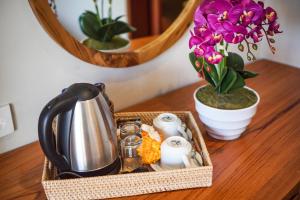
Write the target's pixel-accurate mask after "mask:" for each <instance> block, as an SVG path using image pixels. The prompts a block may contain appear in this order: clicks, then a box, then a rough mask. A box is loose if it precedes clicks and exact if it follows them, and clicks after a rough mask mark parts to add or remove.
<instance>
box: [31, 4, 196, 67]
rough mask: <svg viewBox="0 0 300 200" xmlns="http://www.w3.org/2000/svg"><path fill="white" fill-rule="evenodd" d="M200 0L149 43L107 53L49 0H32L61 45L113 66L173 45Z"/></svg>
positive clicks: (141, 59) (129, 63)
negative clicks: (83, 37) (80, 37)
mask: <svg viewBox="0 0 300 200" xmlns="http://www.w3.org/2000/svg"><path fill="white" fill-rule="evenodd" d="M200 2H201V0H189V1H188V2H187V4H186V6H185V8H184V9H183V10H182V11H181V13H180V15H179V16H178V17H177V18H176V20H175V21H174V22H173V23H172V24H171V26H170V27H169V28H168V29H167V30H166V31H165V32H163V33H162V34H161V35H160V36H158V38H156V39H155V40H153V41H152V42H150V43H148V44H146V45H145V46H143V47H140V48H138V49H135V50H133V51H128V52H124V53H103V52H100V51H97V50H94V49H90V48H88V47H86V46H85V45H83V44H81V43H80V42H79V41H77V40H76V39H75V38H74V37H73V36H72V35H71V34H70V33H69V32H68V31H66V30H65V28H64V27H63V26H62V25H61V24H60V22H59V21H58V19H57V18H56V16H55V14H54V13H53V12H52V10H51V8H50V6H49V4H48V0H29V3H30V6H31V8H32V10H33V12H34V14H35V16H36V17H37V19H38V21H39V22H40V24H41V25H42V27H43V28H44V29H45V30H46V32H47V33H48V34H49V35H50V36H51V37H52V39H53V40H54V41H56V42H57V43H58V44H59V45H60V46H61V47H63V48H64V49H65V50H67V51H68V52H69V53H71V54H72V55H74V56H76V57H77V58H79V59H81V60H83V61H85V62H88V63H91V64H94V65H98V66H102V67H113V68H120V67H130V66H135V65H138V64H141V63H144V62H146V61H149V60H151V59H152V58H154V57H156V56H158V55H159V54H160V53H162V52H163V51H165V50H166V49H168V48H169V47H171V46H172V45H173V44H174V43H175V42H176V41H177V40H178V39H179V38H180V37H181V36H182V35H183V33H185V31H186V30H187V28H188V27H189V25H190V23H191V22H192V19H193V14H194V11H195V9H196V8H197V6H198V5H199V3H200Z"/></svg>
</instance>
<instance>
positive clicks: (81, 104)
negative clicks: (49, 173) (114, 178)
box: [38, 83, 120, 176]
mask: <svg viewBox="0 0 300 200" xmlns="http://www.w3.org/2000/svg"><path fill="white" fill-rule="evenodd" d="M56 116H58V118H57V134H56V135H55V134H54V133H53V129H52V122H53V120H54V118H55V117H56ZM38 132H39V141H40V145H41V147H42V150H43V151H44V153H45V155H46V157H47V158H48V159H49V160H50V161H51V162H52V163H53V164H54V165H55V166H56V167H57V168H58V170H59V172H60V173H62V174H63V173H66V172H67V173H70V174H74V173H75V174H76V175H79V176H93V175H104V174H112V173H117V172H118V171H119V169H120V159H119V156H118V149H117V135H116V126H115V122H114V119H113V114H112V112H111V110H110V106H109V102H108V98H107V96H106V95H105V93H104V84H98V85H92V84H88V83H76V84H73V85H71V86H70V87H69V88H67V89H65V90H64V91H63V92H62V93H61V94H60V95H58V96H57V97H55V98H54V99H53V100H51V101H50V102H49V103H48V104H47V105H46V106H45V107H44V109H43V110H42V112H41V114H40V118H39V124H38Z"/></svg>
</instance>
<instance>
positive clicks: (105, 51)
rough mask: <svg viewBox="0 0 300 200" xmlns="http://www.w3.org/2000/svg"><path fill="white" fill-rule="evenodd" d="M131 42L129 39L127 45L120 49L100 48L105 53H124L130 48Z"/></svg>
mask: <svg viewBox="0 0 300 200" xmlns="http://www.w3.org/2000/svg"><path fill="white" fill-rule="evenodd" d="M130 46H131V42H130V41H129V42H128V44H127V45H125V46H123V47H120V48H118V49H110V50H98V51H101V52H103V53H124V52H127V51H128V50H129V49H130Z"/></svg>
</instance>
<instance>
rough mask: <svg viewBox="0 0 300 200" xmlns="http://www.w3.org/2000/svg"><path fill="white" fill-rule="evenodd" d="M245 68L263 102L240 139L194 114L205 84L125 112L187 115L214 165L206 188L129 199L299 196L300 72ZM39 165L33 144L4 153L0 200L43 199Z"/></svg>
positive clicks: (264, 64) (262, 64)
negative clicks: (216, 132) (217, 135)
mask: <svg viewBox="0 0 300 200" xmlns="http://www.w3.org/2000/svg"><path fill="white" fill-rule="evenodd" d="M187 67H188V66H187ZM248 67H249V69H251V70H253V71H257V72H259V74H260V76H258V77H257V78H255V79H252V80H249V81H248V85H249V86H250V87H252V88H254V89H255V90H256V91H257V92H258V93H259V94H260V96H261V103H260V105H259V108H258V112H257V114H256V116H255V117H254V119H253V121H252V123H251V124H250V126H249V128H248V130H247V131H246V132H245V134H244V135H243V136H242V137H241V138H240V139H238V140H235V141H218V140H215V139H212V138H210V137H209V136H207V134H206V132H205V129H204V128H203V125H202V124H201V123H200V121H199V119H198V116H197V113H196V112H195V109H194V102H193V97H192V95H193V92H194V90H195V89H196V88H197V87H198V86H200V85H201V84H203V82H201V83H196V84H193V85H190V86H187V87H184V88H182V89H179V90H176V91H173V92H171V93H168V94H166V95H163V96H160V97H157V98H154V99H152V100H149V101H146V102H144V103H141V104H139V105H136V106H133V107H130V108H128V109H126V111H155V110H166V111H167V110H170V111H171V110H174V111H175V110H191V111H192V112H193V114H194V117H195V118H196V119H197V122H198V124H199V126H200V129H201V131H202V133H203V135H204V139H205V141H206V144H207V148H208V150H209V152H210V155H211V159H212V162H213V165H214V173H213V174H214V175H213V185H212V187H210V188H199V189H189V190H181V191H173V192H164V193H157V194H149V195H141V196H136V197H128V198H127V199H153V200H155V199H157V200H158V199H172V200H173V199H176V200H178V199H196V198H197V199H214V200H215V199H272V200H273V199H282V198H285V199H299V198H300V197H299V194H298V197H297V196H296V195H297V193H299V188H300V89H299V87H300V70H299V69H296V68H292V67H289V66H287V65H283V64H278V63H274V62H270V61H266V60H263V61H258V62H256V63H255V64H252V65H251V66H248ZM178 73H180V72H178ZM43 160H44V158H43V153H42V152H41V149H40V147H39V144H38V143H37V142H35V143H33V144H30V145H27V146H24V147H21V148H19V149H16V150H14V151H11V152H8V153H5V154H2V155H1V156H0V166H1V167H0V177H1V179H0V199H1V200H4V199H45V194H44V192H43V188H42V186H41V184H40V179H41V174H42V165H43ZM124 199H126V198H124Z"/></svg>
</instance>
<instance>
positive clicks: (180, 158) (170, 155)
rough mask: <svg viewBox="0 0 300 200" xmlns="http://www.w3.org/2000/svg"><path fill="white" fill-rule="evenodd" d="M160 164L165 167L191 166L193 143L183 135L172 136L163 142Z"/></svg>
mask: <svg viewBox="0 0 300 200" xmlns="http://www.w3.org/2000/svg"><path fill="white" fill-rule="evenodd" d="M160 149H161V157H160V164H161V167H163V168H171V169H180V168H185V167H186V168H187V167H190V166H191V163H190V157H191V152H192V145H191V144H190V143H189V142H188V141H187V140H186V139H184V138H183V137H180V136H171V137H168V138H167V139H165V140H164V141H163V143H162V144H161V148H160Z"/></svg>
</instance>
